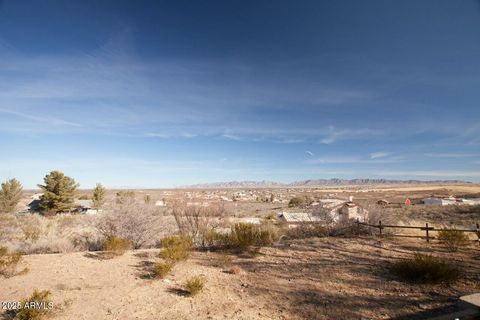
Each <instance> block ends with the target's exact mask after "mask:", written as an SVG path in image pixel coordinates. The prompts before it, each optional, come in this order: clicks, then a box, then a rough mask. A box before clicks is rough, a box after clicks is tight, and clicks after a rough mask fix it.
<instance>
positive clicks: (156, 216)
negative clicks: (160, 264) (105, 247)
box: [95, 196, 165, 249]
mask: <svg viewBox="0 0 480 320" xmlns="http://www.w3.org/2000/svg"><path fill="white" fill-rule="evenodd" d="M161 222H162V216H161V214H160V212H159V211H158V210H157V208H156V207H154V206H150V205H145V204H141V203H136V202H135V199H133V198H131V197H130V196H125V197H123V196H122V200H121V201H120V202H117V203H115V204H113V205H112V207H110V208H108V209H107V210H106V212H105V213H102V214H99V215H98V216H97V217H96V221H95V227H96V229H97V230H98V231H99V232H100V233H101V234H102V235H103V236H104V237H106V238H108V237H111V236H113V235H115V236H118V237H121V238H124V239H128V240H130V241H131V242H132V245H133V248H134V249H139V248H146V247H153V246H154V245H155V242H154V240H155V239H156V236H157V235H158V234H159V233H161V232H162V230H163V229H164V228H165V226H164V225H163V224H162V223H161ZM157 239H158V238H157Z"/></svg>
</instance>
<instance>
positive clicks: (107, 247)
mask: <svg viewBox="0 0 480 320" xmlns="http://www.w3.org/2000/svg"><path fill="white" fill-rule="evenodd" d="M131 247H132V243H131V242H130V240H128V239H122V238H119V237H116V236H111V237H109V238H108V239H107V240H105V242H104V243H103V250H104V251H106V252H108V253H109V254H111V255H113V256H121V255H123V254H124V253H125V252H126V251H127V250H129V249H130V248H131Z"/></svg>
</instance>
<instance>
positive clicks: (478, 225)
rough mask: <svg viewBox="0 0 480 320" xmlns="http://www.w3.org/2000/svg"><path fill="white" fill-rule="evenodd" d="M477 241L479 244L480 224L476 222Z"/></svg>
mask: <svg viewBox="0 0 480 320" xmlns="http://www.w3.org/2000/svg"><path fill="white" fill-rule="evenodd" d="M477 242H478V245H480V224H478V223H477Z"/></svg>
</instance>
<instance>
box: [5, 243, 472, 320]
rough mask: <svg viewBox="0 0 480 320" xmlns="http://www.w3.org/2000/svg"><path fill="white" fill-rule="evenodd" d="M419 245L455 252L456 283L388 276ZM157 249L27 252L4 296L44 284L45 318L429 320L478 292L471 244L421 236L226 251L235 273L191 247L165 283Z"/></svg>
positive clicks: (27, 292)
mask: <svg viewBox="0 0 480 320" xmlns="http://www.w3.org/2000/svg"><path fill="white" fill-rule="evenodd" d="M415 251H419V252H434V254H435V255H439V256H444V257H448V258H449V259H452V260H453V261H454V262H455V263H456V264H458V265H459V266H460V267H461V269H462V270H463V276H462V280H461V281H459V282H458V283H457V284H455V285H452V286H426V285H414V284H409V283H405V282H402V281H399V279H396V278H395V277H393V276H391V275H390V274H389V273H388V271H387V270H388V269H387V267H388V264H389V263H390V262H391V261H394V260H395V259H398V258H400V257H405V256H407V255H410V254H412V253H413V252H415ZM157 253H158V250H138V251H132V252H128V253H126V254H125V255H124V256H121V257H119V258H114V259H104V258H103V257H102V255H99V254H98V253H86V252H77V253H68V254H49V255H45V254H44V255H30V256H25V260H26V264H27V265H28V268H29V270H30V271H29V272H28V273H27V274H24V275H19V276H15V277H12V278H8V279H3V278H0V288H1V290H0V301H18V300H20V299H22V298H25V297H27V296H29V295H30V294H31V293H32V291H33V289H34V288H37V289H41V290H45V289H46V290H50V291H51V292H52V298H53V302H54V303H55V308H54V310H55V311H54V314H53V315H51V317H49V319H50V318H51V319H89V320H90V319H425V318H428V317H429V316H432V315H436V314H441V313H444V312H447V311H453V310H455V303H456V301H457V299H458V297H460V296H462V295H465V294H471V293H475V292H478V291H480V246H477V245H472V246H470V247H468V248H462V249H461V250H460V251H459V252H457V253H454V254H451V253H449V252H446V251H444V250H443V249H442V248H441V247H440V246H439V245H438V244H430V245H427V244H426V242H424V241H422V240H417V239H399V238H395V239H379V238H312V239H306V240H292V241H285V242H283V243H281V244H279V245H276V246H273V247H266V248H262V249H261V250H260V251H259V252H258V253H256V254H254V255H234V254H231V258H232V260H233V264H234V265H237V266H240V267H241V269H242V270H243V271H242V272H241V273H240V274H230V273H227V272H225V270H224V268H223V267H221V261H222V260H224V256H223V258H222V255H221V254H219V253H215V252H194V253H193V255H192V257H191V258H190V259H189V260H188V261H186V262H183V263H180V264H178V265H176V266H175V268H174V270H173V272H172V273H171V274H170V275H169V276H167V277H166V279H163V280H156V279H152V278H150V268H151V265H152V262H153V261H155V259H156V258H155V257H156V254H157ZM193 275H203V276H204V277H205V279H206V287H205V289H204V291H203V292H201V293H200V294H199V295H198V296H195V297H189V296H186V295H185V291H183V288H184V287H183V286H184V283H185V280H186V279H187V278H188V277H190V276H193ZM2 312H4V311H2ZM2 317H3V319H8V317H7V315H6V314H5V313H0V319H2Z"/></svg>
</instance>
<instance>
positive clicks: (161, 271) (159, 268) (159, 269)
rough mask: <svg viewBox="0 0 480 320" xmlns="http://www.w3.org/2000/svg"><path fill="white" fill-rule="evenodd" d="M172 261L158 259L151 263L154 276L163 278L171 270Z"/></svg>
mask: <svg viewBox="0 0 480 320" xmlns="http://www.w3.org/2000/svg"><path fill="white" fill-rule="evenodd" d="M172 268H173V263H172V262H162V261H158V262H156V263H155V264H154V265H153V274H154V276H155V277H156V278H164V277H165V276H166V275H167V274H168V273H169V272H170V271H172Z"/></svg>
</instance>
